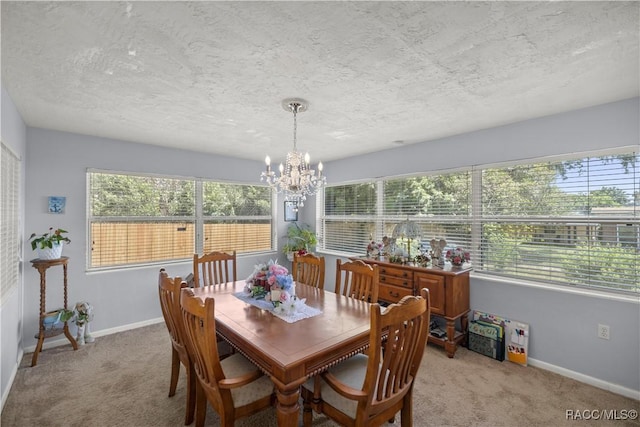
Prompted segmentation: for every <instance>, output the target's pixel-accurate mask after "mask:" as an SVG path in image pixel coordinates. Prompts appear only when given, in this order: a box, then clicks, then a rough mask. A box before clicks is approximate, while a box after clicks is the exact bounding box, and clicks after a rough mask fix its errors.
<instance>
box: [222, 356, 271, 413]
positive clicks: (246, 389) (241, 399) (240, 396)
mask: <svg viewBox="0 0 640 427" xmlns="http://www.w3.org/2000/svg"><path fill="white" fill-rule="evenodd" d="M220 365H221V366H222V370H223V371H224V375H225V376H226V377H227V378H232V377H233V378H237V377H241V376H242V375H244V374H247V373H249V372H253V371H255V370H256V366H255V365H254V364H252V363H251V362H250V361H249V360H248V359H247V358H246V357H244V356H242V355H241V354H239V353H235V354H232V355H231V356H229V357H227V358H225V359H223V360H221V361H220ZM272 393H273V382H272V381H271V380H270V379H269V377H267V376H266V375H264V376H262V377H261V378H259V379H257V380H256V381H253V382H251V383H249V384H247V385H245V386H243V387H239V388H234V389H232V390H231V395H232V396H233V406H235V407H236V408H239V407H241V406H244V405H246V404H248V403H251V402H253V401H256V400H258V399H260V398H262V397H266V396H270V395H271V394H272Z"/></svg>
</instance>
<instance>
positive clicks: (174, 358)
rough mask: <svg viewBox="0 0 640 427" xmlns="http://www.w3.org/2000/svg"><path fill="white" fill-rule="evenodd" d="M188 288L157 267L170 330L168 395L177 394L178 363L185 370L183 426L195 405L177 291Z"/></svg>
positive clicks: (193, 387) (159, 286)
mask: <svg viewBox="0 0 640 427" xmlns="http://www.w3.org/2000/svg"><path fill="white" fill-rule="evenodd" d="M185 287H187V283H186V282H184V281H182V279H181V278H180V277H173V278H171V277H169V275H168V274H167V272H166V271H165V269H164V268H161V269H160V276H159V278H158V295H159V297H160V308H161V309H162V316H163V317H164V323H165V324H166V325H167V329H168V330H169V337H170V338H171V381H170V383H169V397H172V396H174V395H175V394H176V386H177V385H178V377H179V375H180V364H182V365H183V366H184V368H185V371H186V372H187V386H186V395H187V402H186V410H185V416H184V423H185V425H187V424H191V423H192V422H193V414H194V409H195V405H196V400H195V398H196V377H195V373H194V371H193V362H192V360H191V357H190V356H189V352H188V351H187V344H186V342H187V335H186V332H185V329H184V323H183V321H182V313H181V311H180V290H181V289H182V288H185Z"/></svg>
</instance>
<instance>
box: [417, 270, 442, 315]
mask: <svg viewBox="0 0 640 427" xmlns="http://www.w3.org/2000/svg"><path fill="white" fill-rule="evenodd" d="M415 282H416V289H417V292H418V295H420V289H422V288H427V289H429V298H430V299H431V312H432V313H433V314H440V315H443V316H444V315H446V309H447V307H446V303H445V301H446V300H445V280H444V277H443V276H436V275H435V274H427V273H416V275H415Z"/></svg>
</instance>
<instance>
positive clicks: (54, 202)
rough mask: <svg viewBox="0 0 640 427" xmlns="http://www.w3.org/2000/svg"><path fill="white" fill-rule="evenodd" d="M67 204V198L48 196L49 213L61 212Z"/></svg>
mask: <svg viewBox="0 0 640 427" xmlns="http://www.w3.org/2000/svg"><path fill="white" fill-rule="evenodd" d="M66 205H67V198H66V197H63V196H49V213H52V214H63V213H64V210H65V208H66Z"/></svg>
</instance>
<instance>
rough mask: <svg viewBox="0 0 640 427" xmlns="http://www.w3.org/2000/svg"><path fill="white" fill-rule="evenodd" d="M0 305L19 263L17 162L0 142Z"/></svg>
mask: <svg viewBox="0 0 640 427" xmlns="http://www.w3.org/2000/svg"><path fill="white" fill-rule="evenodd" d="M0 164H1V167H0V170H1V172H0V206H1V207H2V208H1V209H0V242H1V243H2V244H0V278H1V280H2V284H1V286H0V305H2V304H3V303H4V301H5V300H6V297H7V296H8V295H9V293H10V292H12V291H13V290H14V289H15V288H16V287H17V286H18V279H19V273H20V272H19V270H18V269H19V265H20V264H19V260H20V212H19V209H20V200H19V196H20V160H19V159H18V157H17V156H16V155H15V154H13V152H11V150H9V148H8V147H6V146H5V144H4V143H2V150H1V152H0Z"/></svg>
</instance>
